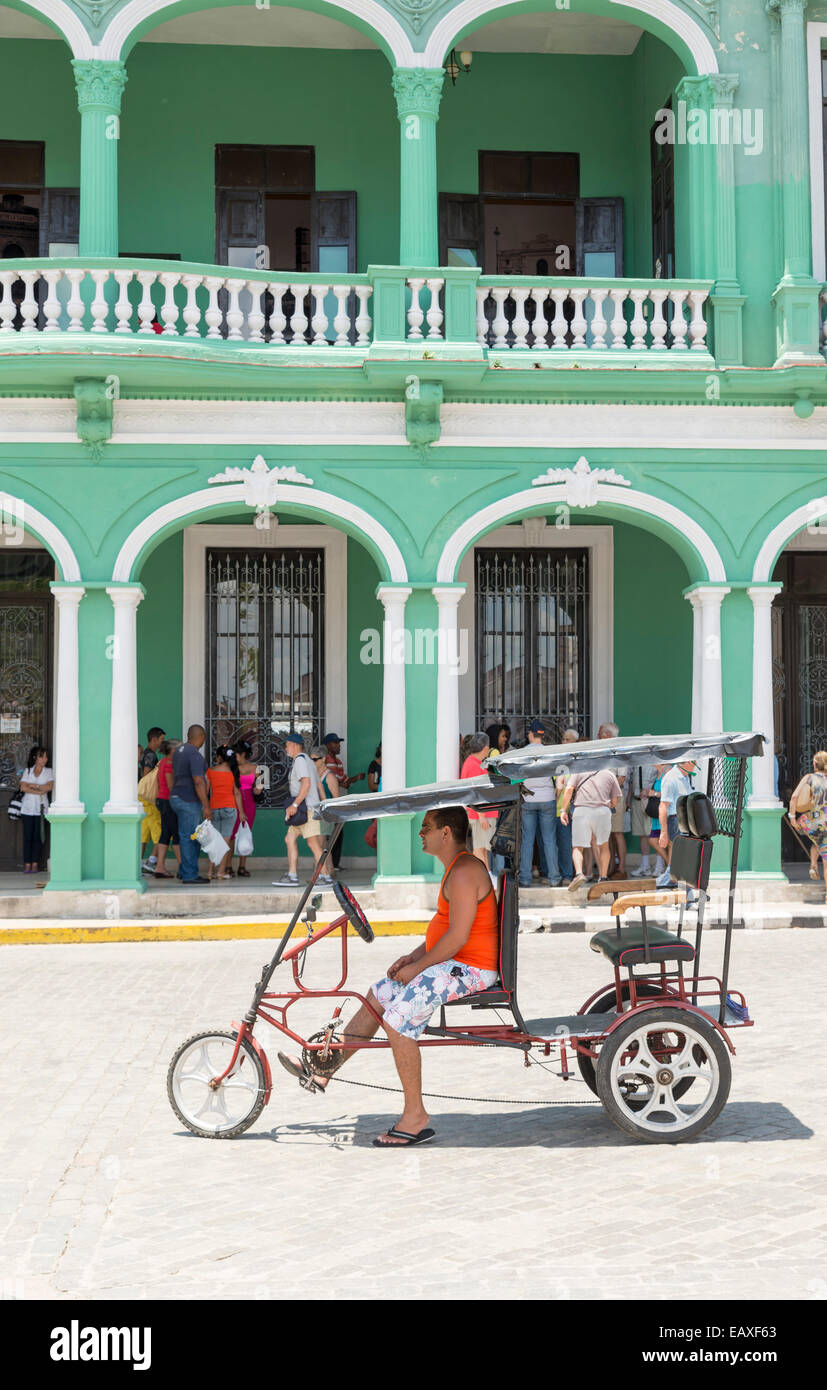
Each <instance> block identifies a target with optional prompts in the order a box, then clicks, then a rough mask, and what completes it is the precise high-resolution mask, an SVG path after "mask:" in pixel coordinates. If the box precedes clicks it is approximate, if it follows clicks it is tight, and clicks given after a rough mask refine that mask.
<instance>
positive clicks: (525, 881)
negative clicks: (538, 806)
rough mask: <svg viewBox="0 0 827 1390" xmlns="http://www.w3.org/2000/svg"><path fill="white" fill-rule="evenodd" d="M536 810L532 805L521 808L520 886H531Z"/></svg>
mask: <svg viewBox="0 0 827 1390" xmlns="http://www.w3.org/2000/svg"><path fill="white" fill-rule="evenodd" d="M536 828H537V811H536V810H535V808H534V807H533V806H531V807H528V806H525V807H524V808H523V825H522V832H523V834H522V844H521V846H520V887H521V888H530V887H531V862H532V860H533V858H534V834H535V831H536Z"/></svg>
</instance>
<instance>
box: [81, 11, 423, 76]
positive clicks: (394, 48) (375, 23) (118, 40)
mask: <svg viewBox="0 0 827 1390" xmlns="http://www.w3.org/2000/svg"><path fill="white" fill-rule="evenodd" d="M276 3H278V0H276ZM174 5H175V0H130V3H129V4H128V5H125V6H124V8H123V9H122V10H120V11H119V12H118V13H117V14H116V15H115V16H114V18H113V19H112V21H111V22H110V23H109V25H108V26H107V28H106V31H105V33H104V35H103V38H102V39H101V43H100V57H101V58H109V59H113V58H120V57H121V54H122V53H123V51H124V48H125V47H126V45H127V43H128V41H129V38H130V36H131V34H132V33H134V31H135V30H136V29H137V28H138V27H139V25H141V24H143V23H144V21H145V20H147V19H150V18H151V17H152V16H153V15H158V17H159V18H158V23H159V24H163V22H164V19H163V13H164V10H170V9H172V8H173V7H174ZM326 8H327V9H329V10H330V11H331V13H332V15H333V16H334V17H335V18H336V19H339V20H341V21H342V22H343V23H345V24H346V23H347V21H348V19H349V18H355V19H359V20H361V21H362V23H363V24H366V25H367V26H368V28H369V29H371V30H373V33H374V36H375V38H376V41H377V44H379V40H380V39H381V40H382V41H383V42H384V45H385V47H386V48H387V49H388V50H389V52H390V53H391V54H392V55H393V61H394V64H395V66H396V67H398V68H412V67H416V66H417V65H421V59H422V55H421V54H418V53H415V52H414V49H413V45H412V44H411V41H410V39H409V38H408V35H407V34H406V33H405V30H404V29H403V27H402V25H401V24H400V23H399V20H398V19H396V18H395V17H394V16H393V15H392V14H391V13H390V11H389V10H386V9H385V8H384V6H382V5H380V4H377V2H376V0H326ZM379 46H380V47H381V46H382V45H381V44H379Z"/></svg>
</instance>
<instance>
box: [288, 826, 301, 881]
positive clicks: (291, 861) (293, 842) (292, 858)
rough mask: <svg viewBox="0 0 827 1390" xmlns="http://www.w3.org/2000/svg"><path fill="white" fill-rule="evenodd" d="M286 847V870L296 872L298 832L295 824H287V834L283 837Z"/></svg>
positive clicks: (297, 866) (297, 868)
mask: <svg viewBox="0 0 827 1390" xmlns="http://www.w3.org/2000/svg"><path fill="white" fill-rule="evenodd" d="M284 843H285V846H286V848H287V872H288V873H289V874H298V871H299V832H298V830H297V828H296V826H295V825H288V827H287V834H286V835H285V837H284Z"/></svg>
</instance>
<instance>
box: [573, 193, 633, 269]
mask: <svg viewBox="0 0 827 1390" xmlns="http://www.w3.org/2000/svg"><path fill="white" fill-rule="evenodd" d="M576 217H577V274H578V275H586V276H589V275H593V276H594V277H595V279H602V278H605V277H606V276H607V275H622V274H623V199H622V198H578V199H577V209H576Z"/></svg>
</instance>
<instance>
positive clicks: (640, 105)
mask: <svg viewBox="0 0 827 1390" xmlns="http://www.w3.org/2000/svg"><path fill="white" fill-rule="evenodd" d="M472 47H473V44H472ZM682 75H683V69H682V68H681V65H680V63H679V61H678V59H677V58H676V57H675V55H674V53H672V52H671V50H670V49H668V48H666V46H665V45H664V44H662V43H660V42H659V40H657V39H654V38H652V37H651V36H650V35H644V37H643V39H642V40H641V41H640V42H639V43H638V45H637V48H636V50H635V52H634V53H633V54H630V55H628V56H626V57H590V56H585V57H584V56H577V55H572V54H564V55H562V54H561V55H558V54H533V53H532V54H529V53H496V54H495V53H475V54H474V61H473V65H472V70H471V73H470V74H469V76H468V77H461V78H459V79H458V81H457V84H456V86H455V87H453V88H452V87H451V85H450V82H448V83H446V86H445V91H444V94H443V98H442V105H441V108H440V118H439V133H438V139H437V156H438V168H439V187H440V190H441V191H443V192H450V193H476V192H477V191H478V189H479V177H478V159H477V156H478V151H479V150H484V149H491V150H497V149H499V150H549V151H554V150H559V151H579V153H580V193H581V196H582V197H586V198H593V197H616V196H620V197H622V198H623V199H624V216H625V226H624V234H625V250H624V255H625V261H626V265H625V273H626V274H627V275H640V276H645V275H650V274H651V272H652V231H651V184H650V174H649V129H650V127H651V125H652V122H653V119H654V112H655V111H656V110H657V108H658V107H659V106H660V105H661V104H662V103H664V102H665V101H666V100H667V99H668V97H669V94H670V92H671V90H672V86H673V85H674V83H675V82H676V81H678V80H679V78H680V77H681V76H682ZM492 94H496V95H495V99H494V100H492ZM679 273H682V274H687V273H688V271H686V270H683V269H680V271H679Z"/></svg>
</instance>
